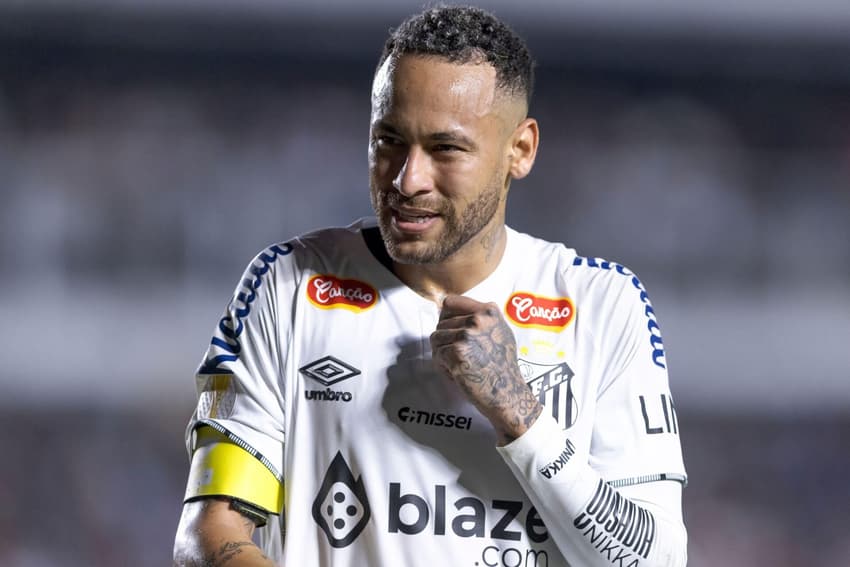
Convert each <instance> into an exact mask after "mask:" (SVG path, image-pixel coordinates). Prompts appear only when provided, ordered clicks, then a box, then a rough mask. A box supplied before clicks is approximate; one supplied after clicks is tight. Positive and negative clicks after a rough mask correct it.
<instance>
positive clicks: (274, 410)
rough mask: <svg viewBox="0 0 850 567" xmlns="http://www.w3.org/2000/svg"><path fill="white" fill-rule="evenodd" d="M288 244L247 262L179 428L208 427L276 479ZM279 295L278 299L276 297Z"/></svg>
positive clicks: (290, 285)
mask: <svg viewBox="0 0 850 567" xmlns="http://www.w3.org/2000/svg"><path fill="white" fill-rule="evenodd" d="M292 251H293V246H292V245H291V244H278V245H274V246H271V247H269V248H267V249H266V250H264V251H263V252H261V253H260V254H258V255H257V256H256V257H255V258H254V260H253V261H252V262H251V263H250V264H249V265H248V267H247V269H246V270H245V273H244V274H243V277H242V279H241V281H240V282H239V284H238V285H237V287H236V291H235V292H234V294H233V298H232V299H231V300H230V303H229V304H228V306H227V308H226V309H225V311H224V314H223V316H222V317H221V319H220V320H219V321H218V323H217V325H216V328H215V330H214V332H213V336H212V340H211V341H210V344H209V347H208V348H207V352H206V354H205V355H204V359H203V362H202V363H201V365H200V367H199V369H198V371H197V373H196V388H197V391H198V404H197V407H196V410H195V413H194V415H193V417H192V419H191V421H190V423H189V427H188V429H187V436H186V443H187V448H188V449H189V451H190V453H191V452H192V451H193V449H194V446H193V445H194V431H195V430H196V429H197V428H198V427H199V426H201V425H207V426H210V427H212V428H214V429H216V430H217V431H219V432H220V433H222V434H224V435H226V436H227V437H229V438H230V440H231V441H233V442H234V443H236V444H237V445H239V446H241V447H242V448H243V449H245V450H246V451H248V452H249V453H251V454H252V455H253V456H254V457H256V458H257V459H258V460H260V461H261V462H262V463H263V464H264V465H265V466H266V467H267V468H268V469H269V470H270V471H271V472H272V473H273V474H274V475H275V476H276V477H277V478H278V479H279V480H283V479H282V477H281V472H280V471H281V464H282V462H283V443H284V440H285V431H284V423H285V422H284V417H285V416H284V407H285V404H284V400H283V397H282V387H281V384H282V380H281V367H282V360H283V357H284V354H285V353H283V352H282V350H283V349H284V348H285V345H286V344H288V335H289V332H290V331H289V328H290V326H289V317H288V314H287V309H286V308H285V305H286V300H285V298H286V297H287V296H288V295H289V296H291V294H292V293H291V290H292V289H294V286H295V282H294V281H293V280H294V277H293V275H292V274H293V273H294V272H293V268H292V258H287V256H290V254H291V253H292ZM282 298H283V302H281V299H282Z"/></svg>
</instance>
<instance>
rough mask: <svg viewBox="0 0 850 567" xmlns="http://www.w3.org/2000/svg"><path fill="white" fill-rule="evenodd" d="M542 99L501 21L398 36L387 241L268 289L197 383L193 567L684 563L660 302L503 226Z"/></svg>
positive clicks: (267, 255)
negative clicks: (656, 305) (532, 102)
mask: <svg viewBox="0 0 850 567" xmlns="http://www.w3.org/2000/svg"><path fill="white" fill-rule="evenodd" d="M531 86H532V61H531V57H530V56H529V53H528V51H527V49H526V47H525V45H524V43H523V42H522V40H521V39H519V38H518V37H517V36H516V35H515V34H514V33H513V32H512V31H511V30H509V29H508V28H507V27H506V26H505V25H504V24H502V23H501V22H500V21H498V20H497V19H495V18H494V17H493V16H491V15H489V14H487V13H485V12H482V11H480V10H477V9H473V8H451V7H442V8H436V9H432V10H428V11H426V12H424V13H422V14H420V15H417V16H414V17H412V18H411V19H409V20H407V21H406V22H404V23H403V24H402V25H401V27H399V28H398V29H397V30H395V31H394V32H393V33H392V35H391V37H390V38H389V39H388V41H387V43H386V45H385V48H384V52H383V54H382V56H381V59H380V61H379V66H378V69H377V71H376V73H375V77H374V82H373V89H372V116H371V127H370V144H369V170H370V183H371V198H372V204H373V207H374V209H375V213H376V216H377V221H376V222H375V221H359V222H357V223H355V224H354V225H352V226H350V227H347V228H344V229H328V230H323V231H318V232H315V233H312V234H308V235H306V236H302V237H300V238H297V239H294V240H292V241H290V242H287V243H284V244H279V245H275V246H272V247H270V248H268V249H267V250H265V251H264V252H263V253H261V254H260V255H259V256H258V257H257V258H256V259H255V260H254V261H253V262H252V263H251V265H250V266H249V267H248V269H247V271H246V273H245V276H244V279H243V280H242V282H241V283H240V285H239V287H238V288H237V290H236V293H235V296H234V299H233V300H232V301H231V303H230V305H229V307H228V309H227V311H226V313H225V315H224V317H223V318H222V319H221V321H220V323H219V325H218V328H217V330H216V333H215V335H214V337H213V339H212V343H211V345H210V347H209V349H208V351H207V355H206V358H205V360H204V362H203V364H202V366H201V368H200V370H199V372H198V376H197V378H198V387H199V391H200V399H199V402H198V408H197V411H196V413H195V416H194V418H193V419H192V421H191V423H190V426H189V435H188V440H187V442H188V444H189V448H190V450H191V451H192V452H193V458H192V466H191V472H190V478H189V483H188V487H187V492H186V502H185V505H184V509H183V515H182V518H181V521H180V526H179V527H178V533H177V539H176V543H175V562H176V564H179V565H228V566H237V565H286V566H288V567H291V566H295V565H298V566H302V565H309V566H329V565H369V566H372V567H375V566H393V567H397V566H401V565H404V566H406V567H411V566H412V567H416V566H425V565H429V566H430V565H451V566H467V565H468V566H485V565H486V566H492V565H500V566H502V565H510V566H519V565H523V566H530V565H534V566H538V567H544V566H547V567H548V566H566V565H572V566H578V565H612V564H613V565H631V566H635V565H640V566H643V565H684V564H685V561H686V532H685V528H684V525H683V522H682V513H681V487H682V485H683V484H684V482H685V472H684V467H683V464H682V457H681V451H680V445H679V439H678V430H677V425H676V417H675V413H674V408H673V404H672V400H671V397H670V393H669V387H668V380H667V373H666V369H665V359H664V351H663V346H662V344H661V339H660V334H659V332H658V324H657V321H656V318H655V315H654V312H653V310H652V307H651V306H650V304H649V300H648V298H647V295H646V291H645V289H644V288H643V286H642V284H641V283H640V281H639V280H638V279H637V277H635V276H634V275H633V274H632V273H631V272H629V271H628V270H627V269H626V268H624V267H623V266H621V265H618V264H614V263H610V262H605V261H602V260H597V259H593V258H583V257H580V256H578V255H576V253H575V251H574V250H572V249H568V248H566V247H564V246H562V245H560V244H551V243H547V242H544V241H541V240H538V239H535V238H533V237H530V236H528V235H524V234H520V233H518V232H515V231H513V230H512V229H510V228H508V227H506V226H505V204H506V199H507V193H508V187H509V184H510V182H511V180H512V179H519V178H522V177H524V176H525V175H526V174H528V173H529V171H530V170H531V167H532V165H533V163H534V159H535V155H536V152H537V146H538V140H539V135H538V126H537V123H536V121H535V120H534V119H532V118H529V117H528V116H527V110H528V101H529V97H530V94H531ZM376 225H377V226H376ZM257 526H262V528H261V529H259V530H257V531H256V533H255V528H256V527H257ZM252 537H256V538H257V541H258V545H255V544H254V543H253V542H252Z"/></svg>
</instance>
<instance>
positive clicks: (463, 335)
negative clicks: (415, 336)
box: [430, 329, 470, 349]
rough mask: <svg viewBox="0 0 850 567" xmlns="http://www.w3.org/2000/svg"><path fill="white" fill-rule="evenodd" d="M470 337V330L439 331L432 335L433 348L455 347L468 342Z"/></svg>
mask: <svg viewBox="0 0 850 567" xmlns="http://www.w3.org/2000/svg"><path fill="white" fill-rule="evenodd" d="M469 337H470V333H469V330H468V329H438V330H436V331H434V332H433V333H431V337H430V340H431V348H432V349H434V348H439V347H443V346H451V345H455V344H457V343H459V342H463V341H466V340H468V339H469Z"/></svg>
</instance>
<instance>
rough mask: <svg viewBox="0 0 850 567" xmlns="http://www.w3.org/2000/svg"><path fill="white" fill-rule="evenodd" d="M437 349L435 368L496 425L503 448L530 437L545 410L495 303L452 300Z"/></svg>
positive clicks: (436, 335) (434, 342)
mask: <svg viewBox="0 0 850 567" xmlns="http://www.w3.org/2000/svg"><path fill="white" fill-rule="evenodd" d="M431 350H432V351H433V359H434V364H436V365H437V367H438V368H439V369H440V370H441V371H442V372H443V373H444V374H445V375H446V376H448V377H449V378H451V379H452V380H454V381H455V382H456V383H457V384H458V385H459V386H460V387H461V389H462V390H463V391H464V393H466V396H467V397H468V398H469V401H470V402H472V404H473V405H474V406H475V407H476V408H478V411H480V412H481V414H482V415H484V417H486V418H487V419H489V420H490V423H492V424H493V427H494V428H495V429H496V432H497V433H498V435H499V444H500V445H505V444H507V443H510V442H511V441H513V440H514V439H516V438H517V437H519V436H520V435H522V434H523V433H525V431H526V430H527V429H528V428H529V427H531V424H533V423H534V421H535V420H536V419H537V416H538V415H540V412H541V411H542V409H543V407H542V406H541V405H540V402H538V401H537V398H535V397H534V395H533V394H532V393H531V390H530V389H529V388H528V386H527V385H526V383H525V380H524V379H523V378H522V375H521V374H520V371H519V366H518V365H517V352H516V340H515V339H514V335H513V332H511V329H510V327H508V324H507V323H506V322H505V320H504V319H503V318H502V316H501V314H500V313H499V307H498V305H496V304H495V303H480V302H478V301H475V300H474V299H470V298H468V297H463V296H460V295H449V296H447V297H446V298H445V300H444V301H443V307H442V309H441V310H440V321H439V323H437V330H436V331H434V332H433V333H432V334H431Z"/></svg>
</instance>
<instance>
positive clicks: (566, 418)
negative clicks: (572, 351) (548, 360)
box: [517, 358, 578, 429]
mask: <svg viewBox="0 0 850 567" xmlns="http://www.w3.org/2000/svg"><path fill="white" fill-rule="evenodd" d="M517 363H518V364H519V370H520V372H521V373H522V377H523V378H525V381H526V383H527V384H528V387H529V388H531V391H532V393H533V394H534V395H535V396H536V397H537V399H538V400H539V401H540V403H541V404H543V405H544V406H545V407H546V408H548V409H549V410H550V411H551V412H552V417H554V418H555V419H556V420H557V421H558V423H560V424H561V426H562V427H563V428H564V429H569V427H570V426H572V425H573V424H574V423H575V422H576V418H577V417H578V404H577V403H576V399H575V396H574V395H573V385H572V381H573V376H575V372H573V369H572V368H570V367H569V365H567V363H566V362H560V363H557V364H538V363H536V362H530V361H528V360H523V359H521V358H520V359H519V360H517Z"/></svg>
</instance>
